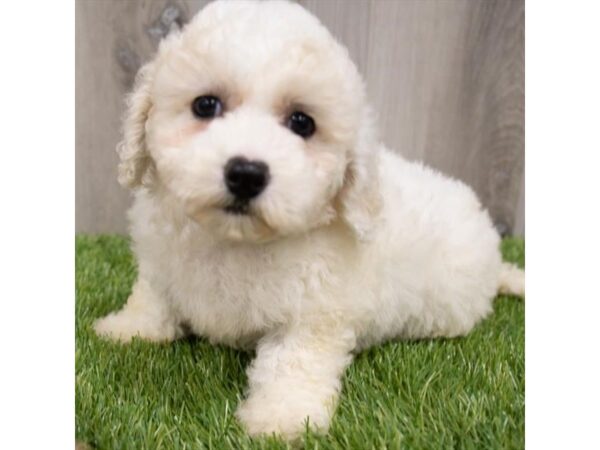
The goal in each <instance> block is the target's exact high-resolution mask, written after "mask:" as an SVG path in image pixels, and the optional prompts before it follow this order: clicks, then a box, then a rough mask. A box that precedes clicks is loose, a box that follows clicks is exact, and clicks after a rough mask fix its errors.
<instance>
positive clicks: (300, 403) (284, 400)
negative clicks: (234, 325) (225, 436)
mask: <svg viewBox="0 0 600 450" xmlns="http://www.w3.org/2000/svg"><path fill="white" fill-rule="evenodd" d="M334 330H335V327H333V328H330V329H326V327H323V329H321V330H315V329H314V328H311V329H294V330H286V331H279V332H277V333H274V334H272V335H267V336H266V337H265V338H263V339H262V340H261V341H260V342H259V344H258V348H257V355H256V359H255V360H254V361H253V363H252V364H251V366H250V368H249V370H248V381H249V394H248V398H247V399H246V400H245V402H244V403H243V404H242V405H241V406H240V407H239V408H238V411H237V416H238V418H239V419H240V420H241V422H242V423H243V424H244V425H245V427H246V429H247V430H248V432H249V433H250V434H253V435H256V434H261V433H266V434H271V433H277V434H280V435H282V436H283V437H285V438H288V439H293V438H295V437H297V436H298V435H299V434H300V433H301V432H302V431H303V430H304V428H305V422H306V420H307V418H308V423H309V426H311V427H312V428H313V429H318V430H321V431H326V430H327V428H328V426H329V421H330V419H331V416H332V414H333V412H334V409H335V406H336V403H337V398H338V394H339V391H340V387H341V381H340V377H341V376H342V374H343V371H344V369H345V368H346V366H347V365H348V364H349V363H350V361H351V360H352V356H351V355H350V352H351V351H352V349H353V348H354V345H355V338H354V333H353V332H351V331H347V330H345V331H341V330H338V332H335V331H334Z"/></svg>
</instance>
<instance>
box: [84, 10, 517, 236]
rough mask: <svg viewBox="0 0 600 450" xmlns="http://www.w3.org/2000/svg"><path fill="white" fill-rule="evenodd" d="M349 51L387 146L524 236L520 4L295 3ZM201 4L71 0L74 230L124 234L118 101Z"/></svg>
mask: <svg viewBox="0 0 600 450" xmlns="http://www.w3.org/2000/svg"><path fill="white" fill-rule="evenodd" d="M299 2H300V3H301V4H303V5H304V6H305V7H306V8H308V9H309V10H310V11H312V12H313V13H315V14H316V15H317V16H318V17H319V18H320V19H321V21H322V22H323V23H324V24H325V25H326V26H327V27H329V29H330V30H331V31H332V33H333V34H334V35H335V36H337V37H338V38H339V39H340V40H341V41H342V42H343V43H344V44H345V45H346V46H347V47H348V48H349V51H350V54H351V55H352V57H353V59H354V61H355V62H356V63H357V65H358V67H359V69H360V70H361V72H362V73H363V75H364V77H365V79H366V81H367V85H368V90H369V94H370V97H371V101H372V104H373V106H374V107H375V109H376V111H377V112H378V115H379V118H380V127H381V131H382V135H383V136H382V137H383V139H384V141H385V142H386V144H387V145H388V146H389V147H391V148H394V149H395V150H397V151H399V152H400V153H402V154H403V155H404V156H406V157H407V158H409V159H418V160H423V161H425V162H426V163H427V164H429V165H431V166H433V167H435V168H437V169H439V170H441V171H443V172H445V173H448V174H450V175H452V176H454V177H456V178H459V179H461V180H463V181H465V182H466V183H468V184H470V185H471V186H473V188H474V189H475V190H476V191H477V193H478V195H479V197H480V199H481V200H482V202H483V204H484V205H485V206H486V207H487V208H488V209H489V211H490V213H491V215H492V217H493V219H494V222H495V223H496V225H497V227H498V228H499V229H500V231H501V232H503V233H514V234H521V235H522V234H524V228H525V221H524V209H525V208H524V206H525V205H524V187H525V183H524V170H523V169H524V167H523V166H524V3H523V0H299ZM206 3H208V1H207V0H77V1H76V8H75V11H76V140H75V142H76V152H75V163H76V231H77V232H86V233H97V232H102V233H113V232H117V233H124V232H126V228H127V226H126V216H125V211H126V209H127V207H128V205H129V203H130V196H129V193H128V192H127V191H126V190H125V189H123V188H121V187H120V186H119V185H118V184H117V181H116V178H117V177H116V173H117V172H116V167H117V155H116V153H115V146H116V143H117V141H118V140H119V135H120V117H121V115H122V112H123V106H124V104H123V97H124V94H125V93H126V92H127V91H128V90H129V89H130V88H131V84H132V82H133V77H134V75H135V72H136V70H137V69H138V67H140V65H141V64H142V63H143V62H144V61H145V60H147V59H149V58H150V57H151V55H152V53H153V51H154V49H155V48H156V45H157V43H158V41H159V40H160V38H161V37H162V36H164V35H166V34H167V33H168V32H169V30H171V29H172V28H174V27H178V26H181V25H182V24H184V23H185V22H187V21H188V20H189V19H190V18H191V17H192V16H193V15H194V14H195V13H196V12H197V11H198V10H199V9H200V8H201V7H202V6H204V5H205V4H206Z"/></svg>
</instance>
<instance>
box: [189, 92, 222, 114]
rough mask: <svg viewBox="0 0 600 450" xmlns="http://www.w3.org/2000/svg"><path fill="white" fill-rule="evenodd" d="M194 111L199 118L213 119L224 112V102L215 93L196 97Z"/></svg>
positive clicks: (193, 104)
mask: <svg viewBox="0 0 600 450" xmlns="http://www.w3.org/2000/svg"><path fill="white" fill-rule="evenodd" d="M192 112H193V113H194V115H195V116H196V117H198V118H199V119H212V118H213V117H218V116H220V115H221V114H222V113H223V103H222V102H221V100H220V99H219V98H218V97H215V96H214V95H202V96H200V97H196V98H195V99H194V102H193V103H192Z"/></svg>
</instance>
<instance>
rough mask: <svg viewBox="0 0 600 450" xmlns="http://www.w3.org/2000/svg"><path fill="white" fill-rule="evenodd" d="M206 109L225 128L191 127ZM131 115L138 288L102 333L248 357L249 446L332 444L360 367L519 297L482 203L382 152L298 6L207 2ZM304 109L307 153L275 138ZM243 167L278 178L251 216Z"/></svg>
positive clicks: (359, 94)
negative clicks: (203, 99)
mask: <svg viewBox="0 0 600 450" xmlns="http://www.w3.org/2000/svg"><path fill="white" fill-rule="evenodd" d="M205 94H212V95H218V96H219V97H220V98H222V99H223V100H224V103H225V105H226V113H225V114H224V115H223V116H222V117H219V118H216V119H213V120H212V121H209V122H207V121H201V120H198V119H197V118H195V117H194V116H193V114H192V112H191V107H190V105H191V103H192V101H193V100H194V98H195V97H197V96H199V95H205ZM128 108H129V109H128V114H127V117H126V119H125V139H124V141H123V143H122V144H121V145H120V146H119V152H120V156H121V165H120V176H119V179H120V181H121V182H122V183H123V184H124V185H126V186H129V187H133V188H135V202H134V205H133V207H132V209H131V211H130V220H131V235H132V238H133V249H134V252H135V254H136V256H137V259H138V262H139V277H138V280H137V282H136V284H135V286H134V288H133V293H132V294H131V297H130V298H129V300H128V302H127V305H126V306H125V307H124V308H123V309H122V310H121V311H119V312H116V313H113V314H110V315H109V316H107V317H105V318H103V319H101V320H99V321H98V322H97V323H96V331H97V332H98V333H99V334H100V335H103V336H107V337H110V338H113V339H118V340H120V341H123V342H127V341H129V340H130V339H131V338H132V337H133V336H140V337H141V338H144V339H149V340H153V341H170V340H173V339H176V338H178V337H180V336H182V335H183V329H184V328H187V329H191V330H192V331H193V332H194V333H196V334H198V335H200V336H206V337H208V338H209V339H210V340H211V341H213V342H221V343H226V344H230V345H234V346H240V347H245V348H251V347H255V348H256V359H255V360H254V362H253V363H252V365H251V367H250V369H249V371H248V378H249V392H248V397H247V399H246V400H245V402H244V403H243V404H242V405H241V406H240V407H239V409H238V412H237V416H238V418H239V419H240V420H241V421H242V423H243V424H244V425H245V426H246V428H247V429H248V431H249V432H250V433H252V434H257V433H271V432H276V433H279V434H282V435H284V436H285V437H288V438H293V437H295V436H297V435H298V433H300V432H301V431H302V430H303V427H304V422H305V420H306V419H307V418H308V419H309V423H310V425H311V426H312V427H315V428H317V429H321V430H325V429H327V427H328V424H329V421H330V418H331V415H332V413H333V411H334V408H335V404H336V399H337V396H338V394H339V391H340V377H341V376H342V374H343V372H344V369H345V367H346V366H347V365H348V364H349V363H350V361H351V359H352V355H353V354H354V353H355V352H357V351H359V350H361V349H364V348H365V347H368V346H370V345H373V344H376V343H379V342H382V341H384V340H387V339H392V338H426V337H436V336H446V337H452V336H459V335H464V334H465V333H467V332H469V330H471V329H472V328H473V326H474V325H475V324H476V323H478V322H479V321H480V320H481V319H482V318H484V317H485V316H486V315H487V314H489V313H490V311H491V310H492V300H493V298H494V296H495V295H496V293H497V291H498V290H499V289H501V290H502V291H504V292H513V293H518V294H523V287H524V286H523V272H522V271H520V270H518V269H516V268H514V267H511V266H508V265H506V264H503V263H502V262H501V257H500V253H499V249H498V245H499V237H498V235H497V233H496V231H495V230H494V228H493V226H492V224H491V222H490V219H489V216H488V214H487V212H486V211H485V210H483V209H482V207H481V205H480V203H479V201H478V200H477V198H476V196H475V195H474V193H473V191H472V190H471V189H470V188H468V187H467V186H465V185H464V184H462V183H461V182H459V181H456V180H452V179H450V178H447V177H445V176H443V175H441V174H439V173H437V172H435V171H433V170H431V169H428V168H426V167H424V166H422V165H420V164H415V163H409V162H407V161H405V160H404V159H402V158H401V157H400V156H397V155H396V154H394V153H392V152H390V151H389V150H387V149H386V148H385V147H383V146H382V145H381V144H380V143H379V142H378V140H377V137H376V132H375V126H374V120H373V114H372V112H371V111H370V109H369V107H368V106H367V101H366V96H365V89H364V86H363V82H362V80H361V77H360V75H359V74H358V72H357V70H356V68H355V66H354V64H353V63H352V62H351V61H350V59H349V57H348V54H347V51H346V50H345V49H344V48H343V47H342V46H340V45H339V44H338V43H337V42H336V41H335V40H334V39H333V38H332V36H331V35H330V34H329V32H328V31H327V30H326V29H325V28H324V27H323V26H322V25H321V24H320V23H319V22H318V21H317V19H315V18H314V17H313V16H311V15H310V14H309V13H307V12H306V11H305V10H303V9H302V8H301V7H300V6H298V5H296V4H292V3H287V2H284V1H265V2H248V1H227V2H215V3H212V4H210V5H209V6H208V7H206V8H205V9H204V10H203V11H202V12H201V13H199V14H198V15H197V16H196V18H195V19H194V20H193V21H192V22H191V23H190V24H189V25H188V26H187V27H186V28H185V29H184V30H183V32H181V33H178V34H175V35H173V36H170V37H169V38H167V39H166V40H165V41H164V42H163V43H162V44H161V46H160V48H159V51H158V54H157V55H156V57H155V59H154V60H153V61H151V62H150V63H148V64H147V65H146V66H145V67H144V68H143V69H142V70H141V71H140V73H139V76H138V79H137V82H136V87H135V90H134V92H133V94H132V95H131V97H130V99H129V103H128ZM295 109H302V110H304V111H305V112H307V113H309V114H310V115H311V116H312V117H313V118H314V119H315V122H316V124H317V132H316V134H315V135H314V136H312V137H310V138H309V139H306V140H304V139H302V138H300V137H299V136H297V135H295V134H293V133H292V132H291V131H290V130H289V129H287V128H286V127H285V126H284V125H283V123H284V121H285V117H286V116H287V115H288V114H289V113H290V112H291V111H293V110H295ZM238 155H242V156H245V157H247V158H249V159H260V160H262V161H264V162H266V163H267V164H268V166H269V168H270V172H271V174H272V179H271V182H270V183H269V185H268V187H267V189H266V190H265V192H263V193H262V194H261V195H260V196H259V197H258V198H257V199H256V200H255V201H253V203H252V207H251V211H250V214H249V215H231V214H228V213H226V212H225V211H224V209H223V208H224V206H225V205H226V204H227V203H228V202H230V201H231V198H230V194H228V192H227V189H226V187H225V185H224V182H223V167H224V165H225V163H226V162H227V160H228V159H229V158H231V157H233V156H238ZM184 326H185V327H184Z"/></svg>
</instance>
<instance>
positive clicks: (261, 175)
mask: <svg viewBox="0 0 600 450" xmlns="http://www.w3.org/2000/svg"><path fill="white" fill-rule="evenodd" d="M224 177H225V185H226V186H227V189H228V190H229V192H230V193H231V194H232V195H233V196H234V197H235V202H236V203H246V204H247V203H248V202H249V201H250V200H251V199H253V198H255V197H257V196H258V195H259V194H260V193H261V192H262V191H264V190H265V188H266V187H267V184H269V177H270V176H269V166H267V165H266V164H265V163H264V162H262V161H248V160H247V159H246V158H244V157H241V156H236V157H234V158H231V159H230V160H229V161H227V164H226V165H225V171H224Z"/></svg>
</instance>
